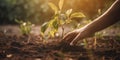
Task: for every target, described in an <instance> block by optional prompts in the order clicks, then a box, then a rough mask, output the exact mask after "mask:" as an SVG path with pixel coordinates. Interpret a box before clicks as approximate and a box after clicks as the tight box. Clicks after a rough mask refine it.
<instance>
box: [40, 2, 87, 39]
mask: <svg viewBox="0 0 120 60" xmlns="http://www.w3.org/2000/svg"><path fill="white" fill-rule="evenodd" d="M63 4H64V0H60V1H59V3H58V7H57V6H56V5H55V4H53V3H51V2H49V3H48V5H49V6H50V8H51V9H52V10H53V11H54V15H53V18H52V19H51V20H50V21H48V22H45V23H44V24H43V25H42V26H41V31H40V34H41V35H42V36H43V38H45V37H46V35H47V36H49V37H53V38H54V37H56V35H58V34H56V33H58V28H60V27H61V29H62V36H63V35H64V27H63V26H64V25H66V24H72V25H73V26H78V22H77V21H75V20H74V19H73V18H84V17H85V15H84V14H83V13H82V12H74V13H73V10H72V9H68V10H67V11H65V12H63V11H62V8H63ZM75 28H77V27H75ZM48 29H49V32H48V33H47V34H46V35H45V32H46V30H48Z"/></svg>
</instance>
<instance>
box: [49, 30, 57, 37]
mask: <svg viewBox="0 0 120 60" xmlns="http://www.w3.org/2000/svg"><path fill="white" fill-rule="evenodd" d="M56 32H57V30H56V29H53V30H51V31H50V32H49V33H50V36H51V37H55V33H56Z"/></svg>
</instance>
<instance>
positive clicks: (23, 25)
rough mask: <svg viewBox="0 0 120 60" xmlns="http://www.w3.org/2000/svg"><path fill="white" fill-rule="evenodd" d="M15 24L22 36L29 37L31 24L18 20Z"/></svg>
mask: <svg viewBox="0 0 120 60" xmlns="http://www.w3.org/2000/svg"><path fill="white" fill-rule="evenodd" d="M15 21H16V22H17V23H19V25H20V26H19V28H20V31H21V33H22V34H23V35H29V34H30V32H31V29H32V23H31V22H30V21H27V22H23V21H19V20H15Z"/></svg>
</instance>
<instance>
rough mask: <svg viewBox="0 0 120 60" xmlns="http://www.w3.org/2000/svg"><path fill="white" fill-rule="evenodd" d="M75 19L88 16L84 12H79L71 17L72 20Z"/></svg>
mask: <svg viewBox="0 0 120 60" xmlns="http://www.w3.org/2000/svg"><path fill="white" fill-rule="evenodd" d="M74 17H79V18H84V17H86V16H85V15H84V14H83V13H82V12H77V13H73V14H72V15H71V18H74Z"/></svg>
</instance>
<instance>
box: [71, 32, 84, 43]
mask: <svg viewBox="0 0 120 60" xmlns="http://www.w3.org/2000/svg"><path fill="white" fill-rule="evenodd" d="M80 39H82V37H81V35H80V34H78V35H77V36H76V37H75V38H74V39H73V41H72V42H71V43H70V45H75V44H77V42H78V41H80Z"/></svg>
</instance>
